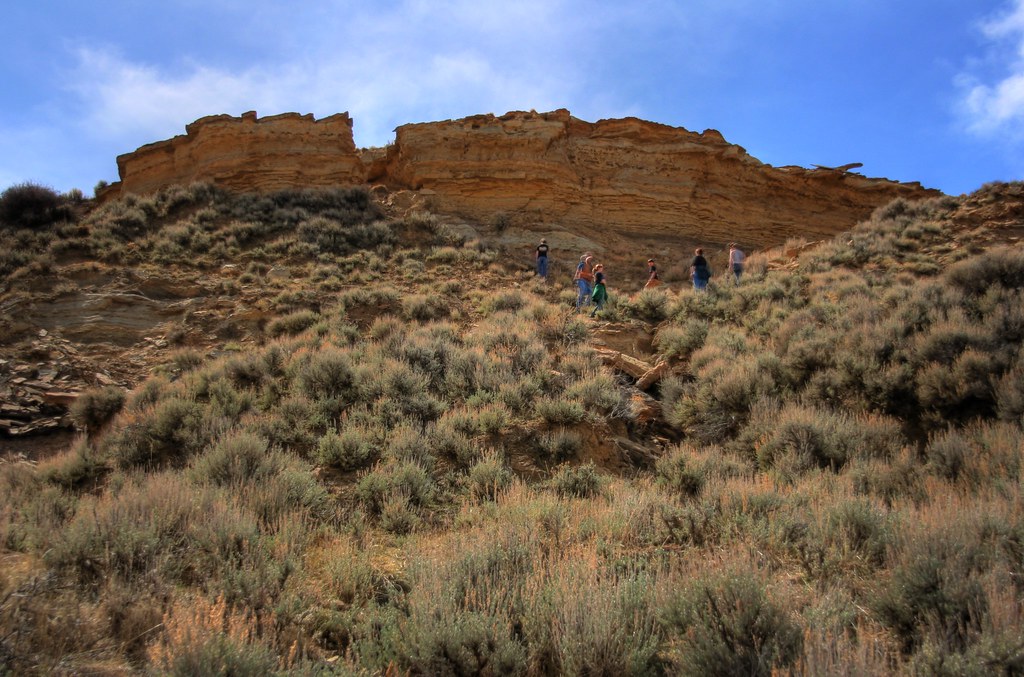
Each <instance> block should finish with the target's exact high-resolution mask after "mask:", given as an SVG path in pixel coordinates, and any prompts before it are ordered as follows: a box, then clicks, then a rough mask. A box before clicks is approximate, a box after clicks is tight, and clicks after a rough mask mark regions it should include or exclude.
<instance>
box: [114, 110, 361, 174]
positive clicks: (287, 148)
mask: <svg viewBox="0 0 1024 677" xmlns="http://www.w3.org/2000/svg"><path fill="white" fill-rule="evenodd" d="M185 130H186V133H185V135H184V136H176V137H174V138H173V139H169V140H167V141H158V142H157V143H151V144H148V145H146V146H143V147H141V148H139V149H138V150H137V151H135V152H134V153H128V154H125V155H121V156H119V157H118V158H117V171H118V174H119V175H120V177H121V181H120V187H119V191H118V194H125V193H140V194H141V193H149V192H153V191H156V190H159V189H160V188H163V187H165V186H169V185H173V184H188V183H192V182H194V181H210V182H212V183H215V184H217V185H219V186H222V187H224V188H227V189H228V190H233V191H239V192H243V191H244V192H250V191H251V192H267V191H274V190H281V189H284V188H295V187H301V186H336V185H339V184H341V185H347V184H354V183H362V182H363V180H364V177H365V170H364V169H363V163H362V162H361V161H360V159H359V156H358V154H357V153H356V147H355V143H354V142H353V140H352V119H351V118H350V117H349V116H348V113H340V114H338V115H332V116H330V117H327V118H323V119H321V120H316V119H315V118H314V117H313V116H312V115H299V114H297V113H284V114H282V115H274V116H270V117H265V118H258V119H257V117H256V113H254V112H249V113H245V114H243V115H242V116H241V117H238V118H236V117H232V116H230V115H212V116H209V117H205V118H200V119H199V120H196V121H195V122H193V123H192V124H190V125H188V126H186V128H185ZM115 185H116V184H115Z"/></svg>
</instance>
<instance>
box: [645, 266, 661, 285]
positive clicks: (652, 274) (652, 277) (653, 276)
mask: <svg viewBox="0 0 1024 677" xmlns="http://www.w3.org/2000/svg"><path fill="white" fill-rule="evenodd" d="M659 284H661V280H660V279H658V266H656V265H654V259H647V283H646V284H645V285H644V289H651V288H653V287H657V286H658V285H659Z"/></svg>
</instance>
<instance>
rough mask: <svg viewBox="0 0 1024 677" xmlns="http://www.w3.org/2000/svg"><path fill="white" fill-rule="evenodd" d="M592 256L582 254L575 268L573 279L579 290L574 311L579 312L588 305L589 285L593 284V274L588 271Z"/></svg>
mask: <svg viewBox="0 0 1024 677" xmlns="http://www.w3.org/2000/svg"><path fill="white" fill-rule="evenodd" d="M593 259H594V257H593V256H592V255H590V254H589V253H588V254H584V255H583V256H581V257H580V263H579V265H578V266H576V275H575V276H574V277H573V279H574V280H576V286H577V287H578V288H579V293H578V294H577V296H576V310H579V309H580V308H582V307H583V306H585V305H589V304H590V293H591V291H592V290H591V286H590V285H591V284H592V283H593V282H594V273H593V272H592V271H591V269H590V263H591V261H593Z"/></svg>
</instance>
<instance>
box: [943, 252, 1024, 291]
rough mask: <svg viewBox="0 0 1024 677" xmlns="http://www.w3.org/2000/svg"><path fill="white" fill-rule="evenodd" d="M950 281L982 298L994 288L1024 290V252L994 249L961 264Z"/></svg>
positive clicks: (948, 276) (949, 274)
mask: <svg viewBox="0 0 1024 677" xmlns="http://www.w3.org/2000/svg"><path fill="white" fill-rule="evenodd" d="M946 279H948V280H949V281H950V282H951V283H952V284H954V285H956V286H957V287H959V288H961V289H963V290H964V291H966V292H968V293H970V294H975V295H981V294H984V293H985V292H987V291H989V290H990V289H992V288H993V287H997V286H998V287H1004V288H1006V289H1020V288H1021V287H1024V252H1022V251H1021V250H1020V249H1011V248H994V249H990V250H989V251H987V252H985V254H984V255H982V256H976V257H973V258H970V259H966V260H964V261H959V262H957V263H955V264H953V266H951V267H950V269H949V271H948V272H947V273H946Z"/></svg>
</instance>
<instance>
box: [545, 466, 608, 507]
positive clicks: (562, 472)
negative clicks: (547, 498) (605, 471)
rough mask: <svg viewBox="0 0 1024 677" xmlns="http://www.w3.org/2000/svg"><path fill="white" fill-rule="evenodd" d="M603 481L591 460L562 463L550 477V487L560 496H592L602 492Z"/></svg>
mask: <svg viewBox="0 0 1024 677" xmlns="http://www.w3.org/2000/svg"><path fill="white" fill-rule="evenodd" d="M603 486H604V482H603V480H602V479H601V475H600V474H599V473H598V471H597V466H595V465H594V464H593V462H588V463H585V464H584V465H579V466H571V465H562V466H560V467H559V468H558V471H557V472H556V473H555V475H554V477H552V478H551V487H552V488H553V489H554V490H555V492H556V493H558V494H559V495H561V496H570V497H574V498H593V497H594V496H598V495H600V494H601V492H602V487H603Z"/></svg>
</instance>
